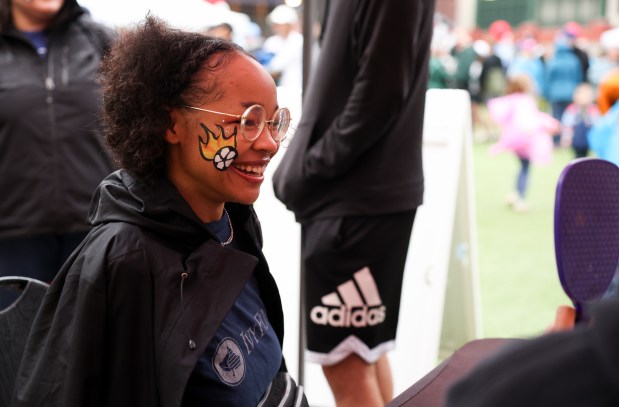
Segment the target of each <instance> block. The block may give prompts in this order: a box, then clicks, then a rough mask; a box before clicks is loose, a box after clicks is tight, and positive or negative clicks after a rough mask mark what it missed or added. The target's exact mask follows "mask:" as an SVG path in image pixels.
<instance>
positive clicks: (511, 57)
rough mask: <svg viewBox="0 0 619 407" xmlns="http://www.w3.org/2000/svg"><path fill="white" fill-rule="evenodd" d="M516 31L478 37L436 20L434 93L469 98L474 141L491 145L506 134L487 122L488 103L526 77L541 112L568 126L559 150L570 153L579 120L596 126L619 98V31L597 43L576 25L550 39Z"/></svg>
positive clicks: (502, 26)
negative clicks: (461, 92) (455, 92)
mask: <svg viewBox="0 0 619 407" xmlns="http://www.w3.org/2000/svg"><path fill="white" fill-rule="evenodd" d="M516 28H518V27H516ZM516 28H515V27H512V26H511V25H510V24H509V23H508V22H507V21H504V20H497V21H494V22H493V23H492V24H490V26H489V27H488V28H487V30H484V31H481V32H479V31H476V32H474V33H471V32H470V31H467V30H465V29H463V28H461V27H458V26H456V25H454V24H453V23H452V22H450V21H449V20H448V19H447V18H445V17H444V16H442V15H440V14H437V15H436V16H435V30H434V38H433V42H432V59H431V62H430V68H431V69H430V70H431V72H430V80H429V84H428V86H429V88H455V89H465V90H467V91H468V92H469V93H470V95H471V101H472V103H473V105H474V125H475V135H476V137H477V139H481V140H487V139H495V138H498V137H499V133H500V130H499V128H498V126H497V124H496V123H495V122H494V121H493V120H491V118H490V117H488V115H487V111H486V109H485V108H486V105H487V102H488V100H490V99H492V98H495V97H498V96H503V95H505V94H506V93H507V90H508V82H509V80H510V79H513V78H515V77H517V76H521V75H524V76H526V77H528V78H529V80H530V81H531V85H532V86H531V89H530V93H531V94H532V95H533V96H534V97H535V98H536V100H537V103H538V106H539V108H540V110H542V111H545V112H548V113H550V114H551V115H552V116H553V117H554V118H555V119H556V120H558V121H560V122H562V124H563V126H562V128H561V130H562V131H558V132H557V133H556V134H554V137H553V141H554V144H555V145H556V146H571V145H572V142H573V141H574V137H575V136H576V135H575V134H574V125H575V124H576V122H575V116H576V115H577V113H578V114H581V115H582V116H585V117H584V119H583V121H584V122H585V123H587V124H591V122H593V121H595V120H596V118H597V117H598V113H599V115H603V114H604V113H606V112H607V111H608V110H610V108H611V107H612V105H613V104H614V102H615V101H616V100H617V99H618V98H619V70H618V69H617V68H618V67H619V28H617V29H609V30H606V31H604V32H602V33H601V35H599V38H593V39H592V38H590V37H589V36H585V35H583V27H582V26H581V25H579V24H578V23H575V22H568V23H566V24H564V25H563V26H562V27H560V28H558V29H557V30H556V32H555V33H554V35H553V36H552V38H550V39H547V38H540V36H539V35H536V32H535V30H519V29H516ZM545 37H547V35H546V36H545ZM574 104H575V105H577V106H578V108H576V107H575V106H574ZM570 105H573V106H572V107H570ZM577 144H578V143H577ZM577 149H578V150H579V151H575V154H576V155H577V156H582V155H583V151H582V148H581V147H580V146H577Z"/></svg>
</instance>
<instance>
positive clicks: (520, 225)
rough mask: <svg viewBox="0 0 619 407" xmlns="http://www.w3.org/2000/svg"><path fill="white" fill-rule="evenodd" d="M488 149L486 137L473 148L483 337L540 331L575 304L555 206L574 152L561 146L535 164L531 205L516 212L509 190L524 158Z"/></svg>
mask: <svg viewBox="0 0 619 407" xmlns="http://www.w3.org/2000/svg"><path fill="white" fill-rule="evenodd" d="M488 148H489V144H488V143H481V142H477V143H475V145H474V147H473V170H474V177H475V179H474V183H475V200H476V215H477V238H478V242H477V243H478V259H479V276H480V282H479V283H480V293H481V314H482V326H483V336H484V337H527V336H533V335H537V334H540V333H541V332H543V330H544V329H545V328H546V327H547V326H548V325H549V324H550V323H551V321H552V320H553V318H554V312H555V308H556V307H557V305H559V304H570V301H569V299H568V298H567V296H566V295H565V294H564V293H563V290H562V288H561V285H560V283H559V279H558V276H557V268H556V263H555V254H554V236H553V216H554V215H553V210H554V199H555V188H556V185H557V180H558V177H559V174H560V172H561V170H562V169H563V167H564V166H565V165H566V164H567V163H568V162H569V160H571V159H572V154H571V151H570V150H558V151H555V154H554V157H553V163H552V164H550V165H548V166H535V165H533V166H532V167H531V175H530V182H529V191H528V199H527V201H528V203H529V206H530V208H529V210H528V212H526V213H516V212H514V211H512V210H511V209H510V208H509V207H508V205H507V203H506V195H507V194H508V192H510V191H511V190H513V187H514V185H515V176H516V173H517V170H518V166H519V164H518V161H517V159H516V158H515V157H514V156H512V155H510V154H507V153H506V154H501V155H498V156H489V155H488Z"/></svg>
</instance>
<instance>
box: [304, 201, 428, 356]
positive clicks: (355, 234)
mask: <svg viewBox="0 0 619 407" xmlns="http://www.w3.org/2000/svg"><path fill="white" fill-rule="evenodd" d="M415 213H416V211H409V212H403V213H396V214H388V215H378V216H356V217H344V218H330V219H320V220H315V221H311V222H307V223H303V224H302V228H301V229H302V250H301V256H302V260H303V267H304V271H303V274H304V280H305V281H304V290H305V292H304V294H305V326H306V333H307V350H306V359H307V360H309V361H312V362H316V363H320V364H321V365H332V364H335V363H338V362H339V361H341V360H342V359H344V358H345V357H347V356H348V355H350V354H352V353H356V354H358V355H359V356H360V357H362V358H363V359H364V360H366V361H367V362H368V363H373V362H375V361H376V360H378V358H379V357H380V356H381V355H382V354H383V353H385V352H387V351H388V350H391V349H393V348H394V345H395V336H396V330H397V326H398V314H399V311H400V295H401V290H402V277H403V274H404V264H405V262H406V255H407V253H408V245H409V241H410V237H411V231H412V227H413V221H414V219H415Z"/></svg>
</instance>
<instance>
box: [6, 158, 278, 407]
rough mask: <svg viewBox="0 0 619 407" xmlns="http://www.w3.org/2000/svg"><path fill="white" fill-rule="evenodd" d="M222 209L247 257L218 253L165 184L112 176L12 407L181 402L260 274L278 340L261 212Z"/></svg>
mask: <svg viewBox="0 0 619 407" xmlns="http://www.w3.org/2000/svg"><path fill="white" fill-rule="evenodd" d="M226 209H227V210H228V213H229V215H230V218H231V220H232V223H233V226H234V230H235V232H237V233H244V234H245V235H246V238H245V239H243V240H244V241H247V242H250V243H249V244H248V245H247V246H248V247H243V251H238V250H235V249H231V248H229V247H224V246H222V245H220V244H219V243H218V241H217V240H216V239H215V237H214V236H213V235H212V234H211V232H210V231H209V230H208V228H207V227H206V226H205V224H204V223H203V222H202V221H201V220H200V219H198V218H197V217H196V215H195V214H194V213H193V211H192V210H191V208H190V207H189V205H188V204H187V203H186V201H185V200H184V199H183V198H182V197H181V196H180V194H179V193H178V191H177V190H176V188H175V187H174V186H173V185H172V184H171V183H170V182H169V181H167V180H164V179H162V180H159V181H158V182H157V183H156V184H155V185H154V186H153V187H146V186H144V185H143V184H141V183H139V182H136V181H135V180H134V179H133V178H132V177H131V176H130V175H129V174H128V173H126V172H124V171H122V170H121V171H117V172H114V173H113V174H111V175H110V176H109V177H108V178H106V179H105V180H104V181H103V182H102V183H101V185H100V186H99V188H98V190H97V192H96V194H95V196H94V198H93V203H92V206H91V211H90V215H89V219H90V222H91V223H92V225H94V227H93V229H92V230H91V231H90V233H89V235H88V236H87V238H86V239H85V240H84V242H83V243H82V245H81V246H80V247H79V248H78V249H77V250H76V251H75V252H74V253H73V255H72V256H71V257H70V258H69V260H68V261H67V263H66V264H65V265H64V266H63V268H62V269H61V271H60V272H59V273H58V275H57V277H56V279H55V280H54V281H53V283H52V285H51V287H50V289H49V291H48V293H47V295H46V297H45V299H44V300H43V304H42V306H41V309H40V310H39V313H38V315H37V318H36V320H35V322H34V325H33V328H32V331H31V335H30V338H29V340H28V343H27V345H26V351H25V353H24V357H23V359H22V364H21V366H20V370H19V373H18V377H17V380H16V386H15V391H14V394H13V401H12V404H11V406H43V405H45V406H63V407H69V406H149V407H152V406H164V407H174V406H180V405H181V402H182V398H183V393H184V390H185V386H186V383H187V381H188V379H189V376H190V374H191V372H192V370H193V368H194V366H195V365H196V362H197V360H198V358H199V357H200V355H201V354H202V352H203V351H204V349H205V348H206V346H207V345H208V343H209V342H210V340H211V338H212V337H213V335H214V333H215V331H216V330H217V328H218V327H219V325H220V323H221V321H222V320H223V318H224V316H225V315H226V313H227V312H228V310H229V309H230V308H231V307H232V305H233V303H234V302H235V300H236V298H237V297H238V295H239V293H240V292H241V290H242V288H243V286H244V285H245V282H246V281H247V280H248V278H249V277H250V276H251V274H252V273H255V275H256V277H257V280H258V286H259V288H260V293H261V296H262V299H263V301H264V304H265V307H266V312H267V315H268V318H269V321H270V323H271V325H272V326H273V328H274V329H275V332H276V333H277V337H278V338H279V341H280V344H281V343H282V342H283V312H282V307H281V300H280V296H279V292H278V290H277V286H276V284H275V281H274V279H273V277H272V276H271V274H270V272H269V270H268V266H267V263H266V260H265V258H264V256H263V254H262V251H261V247H262V236H261V229H260V224H259V222H258V219H257V217H256V214H255V212H254V210H253V208H252V207H248V206H245V205H238V204H227V205H226ZM190 341H193V342H194V343H195V349H192V347H193V346H190ZM281 369H282V370H285V366H284V365H282V367H281Z"/></svg>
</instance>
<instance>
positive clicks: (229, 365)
mask: <svg viewBox="0 0 619 407" xmlns="http://www.w3.org/2000/svg"><path fill="white" fill-rule="evenodd" d="M213 369H215V371H216V372H217V375H218V376H219V378H220V379H221V380H222V381H223V382H224V383H226V384H229V385H230V386H236V385H237V384H239V383H240V382H241V381H242V380H243V377H245V358H244V357H243V353H242V352H241V348H240V347H239V345H238V344H237V343H236V341H235V340H234V339H232V338H224V339H222V340H221V342H219V345H217V349H216V350H215V356H214V357H213Z"/></svg>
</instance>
